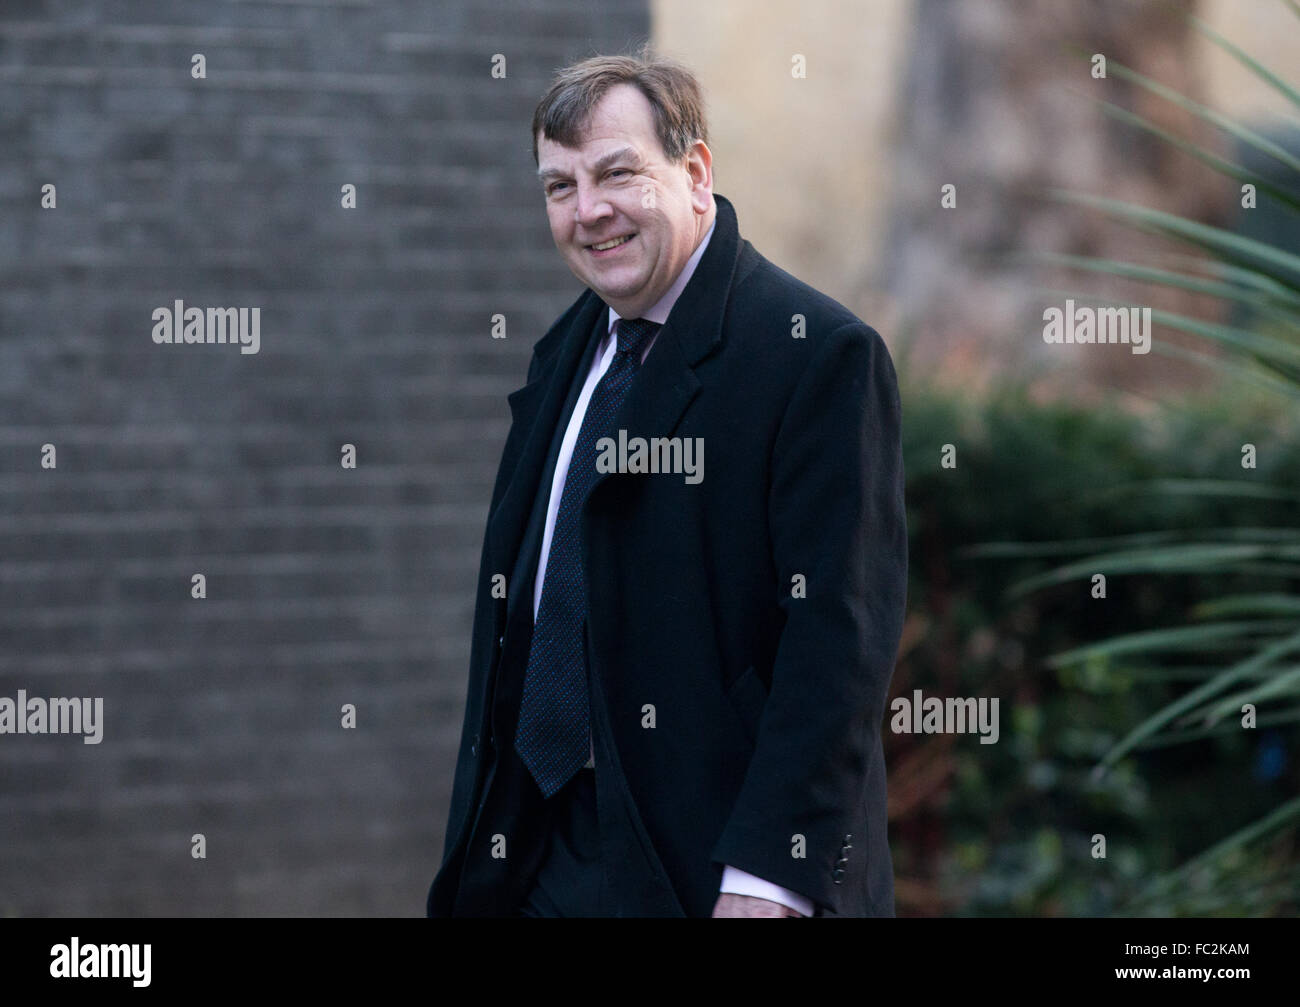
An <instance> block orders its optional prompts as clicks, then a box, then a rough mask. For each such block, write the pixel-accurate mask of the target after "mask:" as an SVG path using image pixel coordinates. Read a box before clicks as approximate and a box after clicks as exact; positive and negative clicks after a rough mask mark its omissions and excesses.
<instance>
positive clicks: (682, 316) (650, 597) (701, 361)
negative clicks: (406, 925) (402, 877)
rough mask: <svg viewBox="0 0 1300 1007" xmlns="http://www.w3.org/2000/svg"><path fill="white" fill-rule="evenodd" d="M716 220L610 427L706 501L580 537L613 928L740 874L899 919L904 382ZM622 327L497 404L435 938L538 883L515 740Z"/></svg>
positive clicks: (644, 499)
mask: <svg viewBox="0 0 1300 1007" xmlns="http://www.w3.org/2000/svg"><path fill="white" fill-rule="evenodd" d="M714 198H715V201H716V206H717V223H716V227H715V230H714V233H713V236H712V238H711V239H710V242H709V246H708V248H707V249H706V250H705V252H704V255H703V257H702V258H701V259H700V262H699V264H698V266H697V268H696V271H695V273H694V274H693V275H692V277H691V279H690V282H689V283H688V284H687V285H686V288H685V289H684V291H683V292H682V294H681V296H680V297H679V298H678V300H677V302H676V304H675V305H674V306H673V309H672V312H671V314H670V315H669V318H668V321H667V323H666V324H665V325H664V327H663V328H662V329H661V330H660V331H659V335H658V338H657V341H656V342H655V344H654V346H653V348H652V349H651V351H650V354H649V356H648V357H647V358H646V360H645V363H644V364H643V365H642V368H641V371H640V373H639V374H638V376H637V378H636V381H635V383H634V384H633V386H632V388H631V390H630V391H629V393H628V396H627V398H626V399H625V401H624V403H623V405H622V407H621V409H620V412H619V415H618V418H617V419H616V421H615V428H616V429H624V430H626V431H627V436H628V437H629V438H632V437H637V436H641V437H645V438H651V437H680V438H693V439H694V438H701V439H702V441H703V448H704V452H703V460H704V467H703V473H704V478H703V480H702V481H701V482H699V483H697V484H691V483H688V482H687V481H686V479H685V478H684V476H683V475H682V474H672V473H656V474H649V473H629V472H616V473H611V474H606V475H603V476H601V477H600V478H599V480H598V482H597V483H596V485H595V486H594V488H593V489H592V491H591V494H590V496H589V497H588V500H587V504H586V508H585V511H584V515H583V517H584V530H585V536H586V569H587V577H588V598H589V616H588V624H587V646H588V663H589V670H590V676H591V682H590V686H591V699H592V720H593V725H592V730H593V738H594V743H595V745H596V761H597V788H598V799H599V803H600V813H601V829H602V835H603V836H604V837H607V839H605V840H603V841H606V842H607V844H608V845H607V862H609V863H611V864H613V865H615V866H614V867H613V868H612V871H611V873H610V874H609V875H607V882H608V884H609V885H610V887H611V890H612V893H613V895H612V897H613V899H614V902H613V905H614V906H615V907H616V908H614V909H612V910H611V912H612V914H614V915H686V916H708V915H709V914H710V913H711V911H712V908H713V904H714V902H715V901H716V899H717V896H718V886H719V882H720V879H721V872H722V867H723V865H724V864H730V865H732V866H734V867H738V868H740V869H741V870H744V871H748V872H749V873H751V874H755V875H757V876H759V877H761V878H764V879H766V880H768V881H771V882H773V883H775V884H778V885H781V886H783V887H785V888H789V889H791V890H793V891H796V892H800V893H802V894H804V895H807V896H808V897H810V898H811V899H813V900H814V902H815V903H816V904H817V907H818V914H819V915H852V916H862V915H872V916H880V915H892V914H893V910H894V898H893V869H892V863H891V858H890V852H889V845H888V839H887V830H886V815H885V764H884V757H883V753H882V749H881V738H880V731H881V724H882V722H883V719H884V714H885V709H884V707H885V700H886V694H887V692H888V687H889V680H890V676H891V674H892V672H893V667H894V660H895V655H896V651H897V646H898V639H899V634H900V631H901V625H902V618H903V608H904V601H905V591H906V573H907V539H906V529H905V519H904V505H903V466H902V456H901V445H900V432H899V423H900V410H899V400H898V390H897V384H896V380H895V375H894V369H893V366H892V363H891V361H890V358H889V354H888V352H887V350H886V348H885V345H884V343H883V342H882V341H881V338H880V336H879V335H878V334H877V333H876V332H875V331H874V330H873V329H871V328H870V327H869V326H867V325H866V324H864V323H863V322H862V321H860V320H859V319H858V318H856V317H855V316H854V315H853V314H852V313H851V312H850V311H849V310H848V309H846V308H845V307H843V306H842V305H840V304H839V303H837V302H836V301H834V300H832V299H831V298H829V297H827V296H825V295H824V294H821V293H819V292H818V291H816V290H814V289H812V288H811V287H809V286H807V285H806V284H804V283H802V282H801V281H799V280H798V279H796V278H795V277H793V276H791V275H790V274H788V273H786V272H784V271H783V270H781V269H779V268H778V267H776V266H774V265H773V264H772V263H770V262H768V261H767V260H766V259H765V258H763V257H762V256H761V255H760V254H759V253H758V252H757V251H755V250H754V248H753V246H752V245H750V243H749V242H748V241H745V240H744V239H742V238H741V237H740V234H739V230H738V226H737V221H736V215H735V211H734V209H733V207H732V205H731V203H730V202H729V201H728V200H726V199H725V198H723V197H722V196H717V195H715V197H714ZM606 319H607V306H606V305H605V303H604V302H603V301H601V299H600V298H599V297H598V296H597V295H596V294H595V293H594V292H592V291H591V290H586V291H584V292H583V294H582V295H581V296H580V297H579V298H578V299H577V301H575V302H574V304H573V305H572V306H571V307H570V308H569V309H568V310H567V311H566V312H565V313H564V314H563V315H562V316H561V317H560V318H559V320H558V321H556V323H555V324H554V325H553V326H552V327H551V329H550V331H549V332H547V334H546V335H545V336H544V337H543V338H542V339H541V340H540V341H539V342H538V343H537V345H536V347H535V351H534V355H533V359H532V363H531V365H530V367H529V370H528V381H527V383H526V384H525V385H524V387H523V388H521V389H520V390H518V391H516V392H514V393H513V394H512V395H511V396H510V397H509V402H510V408H511V411H512V415H513V424H512V426H511V429H510V433H509V436H508V437H507V440H506V444H505V449H504V453H503V457H502V460H501V466H500V470H499V472H498V475H497V480H496V485H495V488H494V490H493V493H492V502H491V505H490V510H489V518H488V523H487V531H486V535H485V538H484V543H483V555H482V565H481V568H480V572H479V583H478V595H477V604H476V609H475V617H474V632H473V642H472V648H471V651H472V652H471V658H470V673H469V690H468V695H467V700H466V708H465V721H464V728H463V738H462V744H461V748H460V753H459V757H458V761H457V765H456V775H455V782H454V785H453V794H452V801H451V808H450V813H449V815H448V820H447V832H446V841H445V847H444V852H443V862H442V867H441V869H440V871H439V872H438V876H437V877H436V878H435V879H434V882H433V885H432V886H431V888H430V891H429V898H428V904H427V911H428V913H429V915H431V916H448V915H498V914H509V913H510V912H512V907H513V906H514V905H516V904H517V901H518V899H519V898H520V897H521V894H522V893H523V892H524V891H525V890H526V887H527V883H528V873H529V871H530V870H531V869H532V867H534V866H535V864H536V862H537V857H538V856H540V849H541V840H540V839H539V838H538V836H539V835H540V833H541V831H542V830H543V829H544V826H543V825H542V824H540V823H542V822H543V821H544V820H543V819H541V818H538V817H536V815H537V813H538V812H537V809H538V808H539V807H540V800H539V794H538V792H537V790H536V787H535V785H533V784H532V781H531V780H530V779H527V778H526V774H525V773H523V771H522V767H521V764H520V763H519V761H518V758H517V756H516V755H514V753H513V726H514V718H513V715H514V713H515V711H516V710H517V706H518V696H519V692H520V688H521V679H522V673H523V666H524V664H525V663H526V655H527V640H528V634H529V633H530V632H531V623H532V583H531V581H532V577H533V573H534V571H535V570H536V553H537V550H538V547H539V542H540V535H541V523H542V522H541V518H542V515H543V513H544V508H545V497H546V495H547V494H548V493H549V490H550V473H551V472H552V471H553V466H554V459H555V454H556V450H557V448H558V444H559V439H560V434H561V433H562V431H563V427H564V426H565V424H567V421H568V416H569V414H570V412H571V410H572V404H573V400H574V396H575V393H576V389H577V387H578V386H580V385H581V383H582V381H583V379H584V377H585V375H586V371H587V365H588V364H589V362H590V360H591V357H592V353H593V351H594V346H595V341H596V339H597V338H598V336H599V335H600V334H602V333H603V332H604V331H605V329H604V326H605V322H606ZM800 320H802V329H798V328H797V326H798V325H799V324H800ZM798 332H802V335H801V336H798V335H796V333H798ZM497 573H502V574H506V575H507V577H508V586H509V599H508V600H505V599H500V598H494V597H493V590H492V586H493V583H492V579H493V575H494V574H497ZM508 627H509V628H508ZM508 638H509V640H508ZM509 641H513V646H512V643H511V642H509ZM651 725H652V726H651ZM530 816H531V817H530ZM503 840H504V843H505V847H504V851H505V853H506V855H505V856H504V857H503V856H501V855H500V854H501V852H502V849H501V841H503ZM494 841H496V842H497V844H498V845H497V848H496V849H495V851H494V849H493V843H494ZM512 844H513V846H512ZM494 853H495V855H494Z"/></svg>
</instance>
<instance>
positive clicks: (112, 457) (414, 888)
mask: <svg viewBox="0 0 1300 1007" xmlns="http://www.w3.org/2000/svg"><path fill="white" fill-rule="evenodd" d="M648 18H649V14H648V9H647V4H646V3H645V2H644V0H493V2H481V3H473V2H464V0H462V2H445V0H439V2H438V3H430V2H428V0H314V2H311V0H248V2H214V0H101V2H92V3H77V2H73V0H67V2H59V0H4V2H3V4H0V516H2V518H3V520H0V696H8V697H10V698H14V697H16V695H17V692H18V690H19V689H24V690H26V692H27V694H28V695H29V696H30V695H36V696H45V697H49V696H89V697H95V696H98V697H103V700H104V720H105V725H104V734H103V740H102V742H101V743H100V744H99V745H85V744H83V743H82V742H81V739H79V738H76V737H68V736H62V737H60V736H40V735H13V734H4V735H0V914H3V915H74V914H76V915H80V914H85V915H112V914H122V915H134V914H164V915H182V916H187V915H220V914H246V915H272V914H275V915H278V914H288V915H296V914H335V915H345V914H385V915H389V914H393V915H416V914H420V913H422V912H423V899H424V895H425V891H426V889H427V886H428V883H429V881H430V880H431V878H432V876H433V872H434V870H435V868H436V866H437V860H438V855H439V852H440V851H441V845H442V830H443V825H444V816H445V814H446V807H447V800H448V797H449V789H450V782H451V770H452V766H453V764H454V753H455V747H456V742H457V733H458V731H459V726H460V717H461V711H462V704H463V701H464V688H465V672H466V668H467V664H468V641H469V628H470V619H471V613H472V606H473V597H472V594H473V584H474V578H475V574H476V565H477V560H478V552H479V547H480V544H481V536H482V531H483V523H484V520H485V517H486V510H487V501H488V496H489V493H490V489H491V481H492V478H493V475H494V472H495V466H496V463H497V460H498V458H499V455H500V449H501V445H502V442H503V440H504V437H505V433H506V430H507V427H508V419H509V410H508V408H507V406H506V403H505V395H506V394H507V393H508V392H510V391H511V390H513V389H514V388H516V387H518V386H519V385H520V384H522V382H523V377H524V372H525V370H526V367H527V362H528V357H529V354H530V351H531V347H532V344H533V342H534V341H535V340H536V339H537V338H538V337H540V335H541V334H542V332H544V331H545V328H546V327H547V325H549V323H550V322H551V321H552V320H553V319H554V317H555V316H556V315H557V314H558V312H559V311H561V310H562V309H563V308H564V306H566V305H567V304H568V303H569V302H570V301H571V300H572V298H573V297H574V296H575V295H576V294H577V292H578V289H579V288H578V286H577V281H575V280H574V279H573V277H572V276H571V275H570V274H569V273H568V271H567V270H566V269H565V267H564V266H563V264H562V263H561V262H560V261H559V259H558V256H557V255H556V254H555V251H554V248H553V246H552V245H551V242H550V235H549V232H548V230H547V227H546V221H545V214H544V211H543V208H542V204H541V199H540V194H539V192H538V190H537V188H536V185H535V183H533V181H532V179H531V175H532V172H533V164H532V157H531V154H530V151H529V138H528V135H527V134H528V123H529V119H530V116H531V113H532V108H533V105H534V103H535V102H536V100H537V98H538V97H539V96H540V94H541V92H542V90H543V88H544V86H545V83H546V81H547V78H548V77H549V74H550V73H551V71H552V70H553V69H554V68H555V67H556V66H558V65H561V64H562V63H565V62H567V61H569V60H570V59H572V58H579V57H582V56H585V55H589V54H590V53H591V52H594V51H613V50H622V49H625V48H627V47H628V46H629V45H632V44H635V43H637V42H639V41H641V40H642V39H644V38H645V36H646V35H647V33H648V31H649V20H648ZM194 53H203V54H204V56H205V57H206V60H207V78H206V80H195V79H192V77H191V74H190V66H191V62H190V59H191V56H192V54H194ZM494 53H502V54H504V55H505V56H506V59H507V63H506V67H507V76H506V78H505V79H493V77H492V76H491V72H490V70H491V58H492V55H493V54H494ZM349 182H350V183H353V184H355V185H356V186H357V203H358V205H357V208H356V209H355V210H347V209H343V208H342V207H341V206H340V187H341V186H342V185H343V184H345V183H349ZM46 183H51V184H53V185H55V186H56V187H57V188H56V192H57V207H56V208H55V209H42V208H41V207H40V199H41V187H42V186H43V185H45V184H46ZM177 298H180V299H183V300H184V301H185V302H186V304H187V305H193V306H198V307H217V306H227V305H229V306H246V307H259V308H260V309H261V346H260V351H259V352H258V353H256V354H241V353H240V352H238V349H237V347H234V346H220V345H181V346H158V345H155V344H154V343H153V341H152V339H151V331H152V327H153V322H152V320H151V314H152V311H153V309H154V308H156V307H161V306H170V305H171V304H172V302H173V301H174V300H176V299H177ZM496 312H501V313H503V314H505V315H506V316H507V319H508V333H509V334H508V337H507V338H506V339H505V340H503V341H498V340H493V339H491V338H490V335H489V319H490V317H491V316H492V315H493V314H494V313H496ZM46 443H49V444H53V445H54V446H55V448H56V451H57V467H56V468H54V469H45V468H42V465H41V446H42V445H44V444H46ZM344 443H352V444H355V445H356V449H357V456H358V466H357V468H356V469H355V470H346V469H344V468H342V467H341V465H340V447H341V445H342V444H344ZM195 573H203V574H205V576H206V577H207V598H206V599H203V600H196V599H193V598H191V596H190V578H191V576H192V575H193V574H195ZM344 703H354V704H356V708H357V727H356V729H355V730H345V729H343V728H342V726H341V725H340V718H341V713H340V708H341V706H342V704H344ZM195 833H202V834H203V835H204V836H205V837H206V843H207V850H206V853H207V856H206V858H205V859H195V858H193V857H192V856H191V843H190V839H191V836H192V835H194V834H195Z"/></svg>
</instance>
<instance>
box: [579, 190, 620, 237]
mask: <svg viewBox="0 0 1300 1007" xmlns="http://www.w3.org/2000/svg"><path fill="white" fill-rule="evenodd" d="M612 212H613V207H611V206H610V205H609V200H608V199H606V198H605V195H604V193H602V192H601V191H600V189H599V188H597V187H596V186H582V185H579V186H578V198H577V200H575V205H574V208H573V219H574V222H575V223H577V224H578V225H579V226H581V227H583V228H587V229H591V228H594V227H595V226H596V225H597V224H599V222H600V221H601V220H603V219H604V218H605V217H608V216H609V215H610V214H611V213H612Z"/></svg>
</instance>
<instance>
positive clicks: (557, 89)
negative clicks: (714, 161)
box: [533, 43, 709, 164]
mask: <svg viewBox="0 0 1300 1007" xmlns="http://www.w3.org/2000/svg"><path fill="white" fill-rule="evenodd" d="M615 84H632V85H634V86H636V87H637V88H638V89H639V90H640V91H641V93H642V94H644V95H645V96H646V99H647V100H648V101H649V102H650V107H651V109H652V110H653V111H654V121H655V133H656V135H657V136H658V137H659V144H660V146H662V147H663V149H664V154H665V155H666V156H667V158H668V160H669V161H671V162H673V163H674V164H675V163H677V162H679V161H681V160H682V158H684V157H685V156H686V153H687V151H689V150H690V148H691V146H692V145H693V144H694V143H695V141H696V140H703V141H704V142H705V143H708V142H709V137H708V124H707V123H706V122H705V116H704V99H703V96H702V93H701V91H700V84H699V81H697V80H696V79H695V75H694V74H693V73H691V71H690V70H689V69H687V67H685V66H684V65H683V64H681V63H678V62H677V61H676V60H672V59H667V58H666V57H662V56H658V55H656V54H655V53H654V52H653V50H652V49H651V48H650V45H649V44H648V43H647V44H646V45H645V46H643V47H642V48H641V50H640V51H639V52H638V53H636V54H635V55H623V56H593V57H591V58H590V59H584V60H583V61H582V62H580V63H574V64H572V65H571V66H566V67H564V68H563V69H562V70H559V71H557V72H556V74H555V78H554V80H552V82H551V87H550V90H548V91H547V92H546V94H545V95H544V96H543V97H542V100H541V101H540V102H538V104H537V110H536V111H535V112H533V163H534V164H536V163H537V137H538V134H539V133H540V134H541V135H542V136H544V137H545V138H546V139H548V140H553V141H555V142H556V143H559V144H562V145H563V146H565V147H576V146H578V144H579V143H581V141H582V132H583V130H584V129H585V128H586V125H587V120H588V119H589V118H590V117H591V112H592V110H593V109H594V108H595V107H596V105H597V104H598V103H599V102H600V99H601V98H603V97H604V96H605V92H606V91H608V90H609V89H610V88H611V87H613V86H614V85H615Z"/></svg>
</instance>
